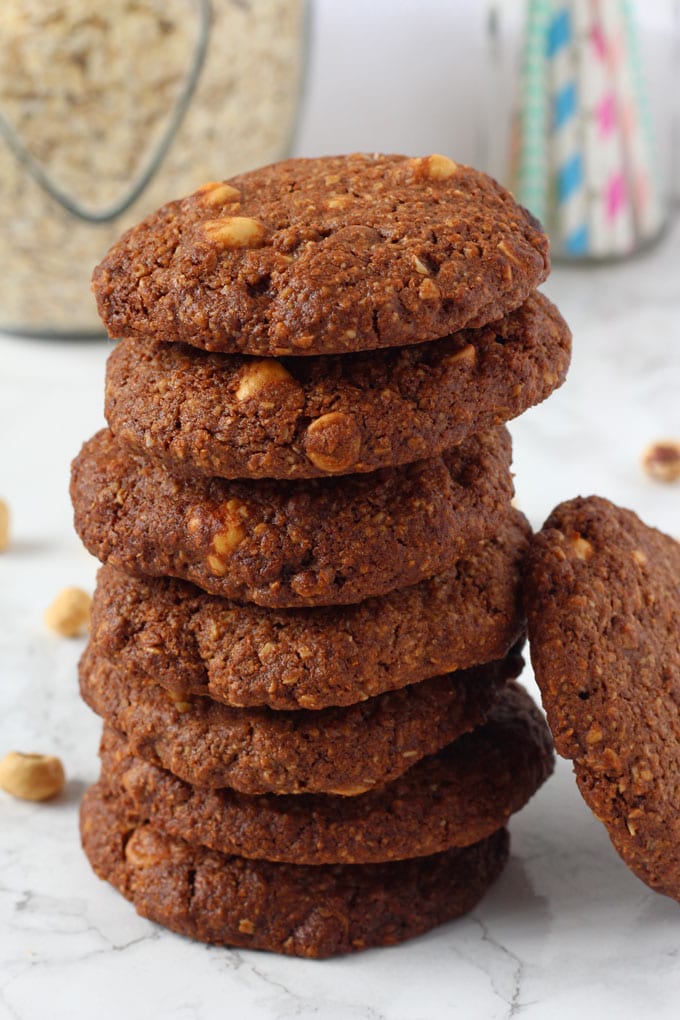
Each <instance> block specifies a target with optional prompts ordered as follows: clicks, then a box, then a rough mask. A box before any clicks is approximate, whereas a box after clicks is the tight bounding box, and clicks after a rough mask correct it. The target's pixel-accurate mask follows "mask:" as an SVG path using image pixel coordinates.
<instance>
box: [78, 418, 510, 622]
mask: <svg viewBox="0 0 680 1020" xmlns="http://www.w3.org/2000/svg"><path fill="white" fill-rule="evenodd" d="M510 457H511V444H510V438H509V435H508V433H507V431H506V430H505V429H498V430H495V431H493V432H490V433H483V434H481V435H479V436H473V437H472V438H471V439H469V440H468V441H467V442H466V443H464V444H462V445H461V446H459V447H456V448H454V449H453V450H451V451H447V452H446V453H445V454H444V455H442V457H435V458H431V459H429V460H423V461H418V462H417V463H415V464H409V465H406V466H405V467H402V468H385V469H383V470H382V471H379V472H374V473H373V474H371V475H356V476H352V477H350V478H324V479H309V480H306V481H298V482H281V481H279V482H273V481H252V480H251V481H243V482H241V481H227V480H225V479H215V478H212V479H181V478H178V477H176V476H175V475H173V474H171V473H169V472H168V471H167V470H166V468H165V467H163V466H162V465H160V464H155V463H153V462H150V461H148V460H147V459H145V458H144V457H141V456H139V455H135V454H134V453H132V452H130V451H129V450H127V449H126V448H124V447H123V446H121V444H118V443H116V441H115V439H114V438H113V437H112V435H111V433H110V432H108V431H102V432H100V433H98V434H97V435H96V436H95V437H94V438H93V439H91V440H90V441H89V442H88V443H86V444H85V446H84V447H83V450H82V451H81V453H80V454H79V456H78V457H77V458H76V460H75V461H74V465H73V478H72V486H71V493H72V498H73V504H74V508H75V525H76V529H77V531H78V533H79V535H80V537H81V538H82V540H83V542H84V544H85V546H86V547H87V548H88V549H89V551H90V552H91V553H93V554H94V555H95V556H97V557H98V558H99V559H100V560H102V561H103V562H109V563H111V564H113V565H114V566H119V567H123V568H124V569H126V570H128V571H129V572H130V573H132V574H135V575H142V576H143V575H152V576H174V577H181V578H184V579H185V580H188V581H192V582H193V583H195V584H198V585H199V587H201V588H203V589H204V590H205V591H208V592H210V593H212V594H215V595H222V596H225V597H226V598H233V599H237V600H246V601H252V602H257V603H259V604H260V605H266V606H271V607H277V606H305V605H308V606H313V605H329V604H330V605H333V604H340V603H343V604H344V603H353V602H359V601H361V600H362V599H364V598H368V597H369V596H372V595H381V594H384V593H386V592H388V591H392V590H393V589H396V588H405V587H408V585H412V584H415V583H417V582H418V581H420V580H422V579H423V578H424V577H431V576H433V575H434V574H436V573H441V572H442V571H444V570H445V569H446V568H447V567H448V566H450V565H451V564H452V563H454V562H455V560H456V559H457V558H458V557H459V556H460V555H461V553H462V551H463V549H466V548H469V547H470V546H471V545H472V544H473V543H474V542H477V541H479V540H481V539H482V538H484V537H485V536H486V535H488V534H490V533H492V532H493V531H494V530H495V529H496V528H497V527H498V526H499V517H500V515H502V514H503V513H507V511H508V507H509V500H510V497H511V495H512V478H511V475H510V472H509V464H510Z"/></svg>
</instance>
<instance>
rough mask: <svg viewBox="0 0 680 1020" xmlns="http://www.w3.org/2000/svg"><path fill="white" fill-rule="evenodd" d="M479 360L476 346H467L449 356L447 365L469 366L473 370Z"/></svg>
mask: <svg viewBox="0 0 680 1020" xmlns="http://www.w3.org/2000/svg"><path fill="white" fill-rule="evenodd" d="M476 360H477V351H476V349H475V346H474V344H466V345H465V347H461V348H460V350H459V351H455V352H454V353H453V354H449V356H448V357H447V359H446V364H447V365H467V366H468V367H469V368H472V366H473V365H474V363H475V361H476Z"/></svg>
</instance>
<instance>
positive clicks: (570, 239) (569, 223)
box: [546, 0, 591, 256]
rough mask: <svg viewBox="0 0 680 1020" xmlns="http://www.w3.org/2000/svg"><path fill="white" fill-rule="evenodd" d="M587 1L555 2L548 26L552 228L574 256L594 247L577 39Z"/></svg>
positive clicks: (562, 245) (557, 237) (563, 245)
mask: <svg viewBox="0 0 680 1020" xmlns="http://www.w3.org/2000/svg"><path fill="white" fill-rule="evenodd" d="M587 2H588V0H572V2H571V3H560V4H556V5H555V8H554V10H553V15H552V18H551V20H550V24H549V26H548V36H547V40H546V54H547V60H548V68H549V76H548V81H549V95H550V109H551V113H552V116H551V123H550V157H551V158H550V165H551V174H552V176H553V179H554V187H553V189H552V190H553V194H554V211H553V213H552V215H551V216H550V217H549V219H548V224H549V228H550V229H551V231H552V233H553V236H554V237H555V238H556V240H557V241H558V247H559V248H561V249H562V250H563V251H564V252H566V253H567V254H569V255H571V256H582V255H585V254H587V253H588V252H589V251H590V245H591V237H590V231H589V226H588V217H587V193H586V165H585V157H584V152H583V139H582V124H581V108H582V88H581V83H580V81H579V77H578V70H579V64H580V61H579V59H578V58H579V40H580V38H581V37H582V32H583V21H584V18H585V15H586V12H587Z"/></svg>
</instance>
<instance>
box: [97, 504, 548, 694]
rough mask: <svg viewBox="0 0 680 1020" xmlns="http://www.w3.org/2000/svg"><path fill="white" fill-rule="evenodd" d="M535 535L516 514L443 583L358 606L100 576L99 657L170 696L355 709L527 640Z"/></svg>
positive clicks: (432, 581) (108, 570)
mask: <svg viewBox="0 0 680 1020" xmlns="http://www.w3.org/2000/svg"><path fill="white" fill-rule="evenodd" d="M529 535H530V528H529V526H528V524H527V522H526V520H525V519H524V517H523V516H522V514H520V513H519V512H518V511H514V510H513V511H511V512H510V513H509V514H508V516H507V518H504V519H503V520H500V521H499V522H498V528H497V532H496V534H495V535H493V536H491V537H490V538H488V539H486V540H485V541H483V542H480V543H479V544H478V545H476V546H474V547H473V548H472V549H470V550H469V551H468V552H466V553H465V554H464V555H463V556H461V557H460V558H459V559H458V560H457V561H456V563H455V564H454V565H453V567H452V568H451V569H450V571H448V572H447V573H446V574H440V575H437V576H435V577H432V578H428V579H427V580H425V581H421V582H420V584H417V585H414V586H412V587H410V588H404V589H402V590H401V591H398V592H390V593H388V594H387V595H383V596H381V597H379V598H373V599H367V600H365V601H364V602H360V603H358V604H357V605H355V606H342V607H338V608H333V607H323V606H320V607H316V608H311V609H307V608H305V609H287V610H271V609H269V610H268V609H264V608H262V607H260V606H255V605H253V604H252V603H251V604H249V605H240V604H239V603H236V602H229V601H227V600H225V599H222V598H220V597H218V596H215V595H207V594H205V593H204V592H201V591H200V590H199V589H198V588H195V587H194V586H193V585H190V584H187V583H185V582H182V581H177V580H171V579H169V578H153V579H152V578H146V579H142V578H134V577H131V576H130V575H128V574H125V573H124V572H123V571H120V570H116V569H115V568H114V567H111V566H106V567H102V568H101V570H100V571H99V575H98V578H97V587H96V590H95V594H94V600H93V608H92V625H91V629H90V640H91V643H92V644H93V646H94V647H95V648H96V650H97V651H98V652H99V653H101V654H102V655H104V656H105V657H107V658H109V659H112V660H113V661H114V662H116V663H118V664H119V665H120V667H121V669H123V670H124V671H125V672H126V674H128V675H129V676H131V677H134V678H135V679H137V680H142V679H143V678H144V677H146V676H153V678H154V681H155V682H156V683H158V684H160V685H161V686H162V687H165V688H166V689H167V690H169V691H170V692H171V693H172V694H173V695H174V696H176V697H179V698H183V699H184V700H187V699H189V698H190V697H191V696H192V695H208V696H209V697H211V698H213V699H214V700H215V701H221V702H224V703H225V704H228V705H234V706H240V707H244V706H251V707H253V706H256V705H269V706H270V707H271V708H276V709H284V710H285V709H296V708H306V709H319V708H327V707H329V706H331V705H351V704H353V703H354V702H357V701H362V700H364V699H366V698H369V697H373V696H375V695H376V694H381V693H382V692H383V691H386V690H392V689H396V688H399V687H404V686H406V685H407V684H412V683H417V682H418V681H420V680H425V679H426V678H427V677H429V676H436V675H437V674H439V673H447V672H449V671H451V670H455V669H467V668H468V667H470V666H474V665H476V664H477V663H479V662H480V661H481V662H490V661H491V660H493V659H500V658H502V657H503V656H504V655H505V654H506V653H507V651H508V650H509V649H510V648H511V647H512V645H513V644H514V643H515V642H516V641H517V640H518V639H519V638H520V637H521V635H522V633H523V629H524V614H523V609H522V605H521V577H520V565H521V562H522V560H523V558H524V555H525V553H526V549H527V543H528V538H529Z"/></svg>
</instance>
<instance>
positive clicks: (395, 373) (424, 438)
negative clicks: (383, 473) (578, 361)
mask: <svg viewBox="0 0 680 1020" xmlns="http://www.w3.org/2000/svg"><path fill="white" fill-rule="evenodd" d="M570 347H571V343H570V333H569V329H568V328H567V325H566V323H565V322H564V320H563V319H562V317H561V316H560V314H559V312H558V311H557V309H556V308H555V307H554V305H552V304H551V303H550V302H549V301H548V299H547V298H545V297H543V296H542V295H540V294H534V295H532V296H531V297H529V298H528V299H527V301H526V302H525V303H524V304H523V305H522V306H521V308H519V309H517V310H516V311H514V312H511V313H509V314H508V315H507V316H505V317H504V318H503V319H501V320H500V321H499V322H496V323H494V324H493V325H491V326H485V327H483V328H481V329H476V330H462V331H461V332H459V333H456V334H454V335H453V336H450V337H448V338H446V339H443V340H435V341H432V342H431V343H428V344H418V345H416V346H410V347H402V348H396V349H391V350H384V351H373V352H370V353H368V354H365V353H360V354H346V355H337V356H330V355H327V356H320V357H315V358H287V359H285V361H279V360H276V359H273V358H248V357H242V356H237V355H226V354H206V353H205V352H203V351H199V350H196V349H195V348H191V347H188V346H186V345H182V344H168V343H162V342H161V341H159V340H155V339H153V340H145V341H139V340H123V341H121V343H120V344H118V346H117V347H116V348H115V350H114V351H113V353H112V354H111V356H110V358H109V361H108V366H107V385H106V409H105V410H106V417H107V420H108V422H109V425H110V427H111V430H112V432H113V433H114V435H115V436H116V437H117V439H118V440H120V441H122V442H125V443H126V444H128V445H130V446H131V447H133V448H135V449H137V450H139V451H140V452H142V453H144V454H146V455H148V456H150V457H154V458H157V459H159V460H161V461H164V462H165V463H166V464H167V465H168V467H170V468H171V469H172V470H173V471H181V472H183V473H198V474H205V475H221V476H222V477H226V478H311V477H316V476H322V475H325V474H348V473H356V472H367V471H374V470H375V469H376V468H380V467H389V466H392V465H397V464H404V463H408V462H410V461H414V460H418V459H420V458H421V457H431V456H435V455H436V454H439V453H441V452H442V451H443V450H445V449H448V448H449V447H451V446H454V445H455V444H456V443H459V442H462V441H463V440H464V439H465V438H466V437H467V436H468V435H471V434H473V433H475V432H480V431H483V430H484V429H488V428H491V427H492V426H494V425H498V424H501V423H502V422H505V421H507V420H509V419H510V418H513V417H516V416H517V415H518V414H521V413H522V411H524V410H526V408H527V407H530V406H532V405H533V404H536V403H539V402H540V401H541V400H544V399H545V398H546V397H547V396H548V395H549V394H550V393H551V392H552V391H553V390H554V389H555V388H556V387H557V386H559V385H560V384H561V383H562V382H563V380H564V377H565V375H566V372H567V368H568V366H569V356H570Z"/></svg>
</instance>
